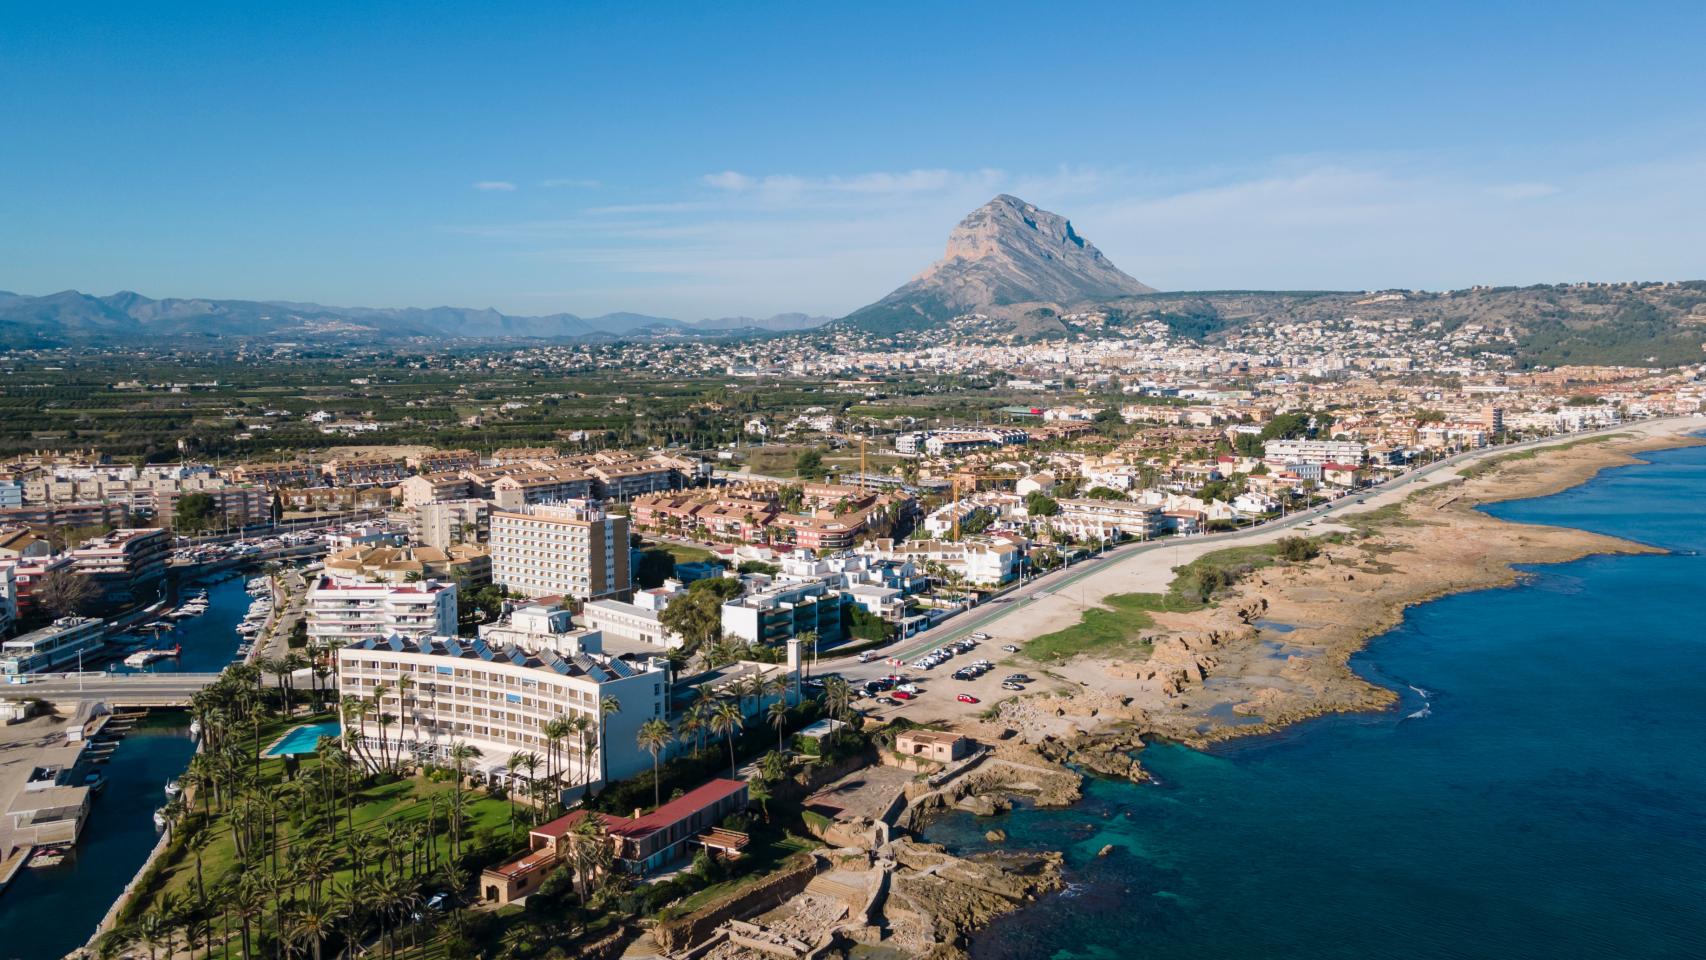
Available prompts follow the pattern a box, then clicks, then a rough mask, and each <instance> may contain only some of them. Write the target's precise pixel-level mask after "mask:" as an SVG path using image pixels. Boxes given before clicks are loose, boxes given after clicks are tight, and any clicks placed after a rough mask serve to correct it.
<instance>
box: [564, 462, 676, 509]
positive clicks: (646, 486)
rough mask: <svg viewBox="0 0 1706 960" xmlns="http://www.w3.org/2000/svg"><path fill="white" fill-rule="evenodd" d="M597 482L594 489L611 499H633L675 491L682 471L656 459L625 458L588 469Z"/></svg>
mask: <svg viewBox="0 0 1706 960" xmlns="http://www.w3.org/2000/svg"><path fill="white" fill-rule="evenodd" d="M586 472H587V473H588V474H590V475H591V476H592V477H593V478H594V479H595V480H596V481H597V485H596V487H595V489H594V493H596V494H597V495H598V496H600V497H604V498H606V499H609V500H631V499H633V498H634V497H637V496H639V495H641V494H645V493H657V492H659V491H663V490H674V489H676V488H678V487H680V486H681V485H682V481H681V474H680V473H679V472H677V470H675V469H674V468H673V467H672V466H670V465H669V464H665V463H661V462H659V461H657V460H625V461H621V462H617V463H607V464H598V465H595V466H589V467H587V468H586Z"/></svg>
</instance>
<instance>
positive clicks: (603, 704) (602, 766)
mask: <svg viewBox="0 0 1706 960" xmlns="http://www.w3.org/2000/svg"><path fill="white" fill-rule="evenodd" d="M621 712H622V701H621V700H618V699H617V698H615V697H600V698H599V700H598V779H599V780H601V781H603V782H604V783H609V782H610V760H609V757H608V756H607V754H606V752H605V747H606V745H607V743H608V741H606V740H605V738H604V728H605V727H607V726H609V724H610V719H609V718H611V717H614V716H615V715H617V714H618V713H621Z"/></svg>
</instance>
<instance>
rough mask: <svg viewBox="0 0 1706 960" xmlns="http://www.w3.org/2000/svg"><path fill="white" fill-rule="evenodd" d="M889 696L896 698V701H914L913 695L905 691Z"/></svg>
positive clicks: (897, 691) (898, 691)
mask: <svg viewBox="0 0 1706 960" xmlns="http://www.w3.org/2000/svg"><path fill="white" fill-rule="evenodd" d="M889 696H891V697H893V698H895V699H896V700H911V699H912V694H910V693H907V692H906V691H905V690H896V691H895V692H893V693H891V694H889Z"/></svg>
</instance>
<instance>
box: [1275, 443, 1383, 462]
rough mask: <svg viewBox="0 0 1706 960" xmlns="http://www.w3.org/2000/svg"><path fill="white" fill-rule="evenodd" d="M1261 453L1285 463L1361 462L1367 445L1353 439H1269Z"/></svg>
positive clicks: (1365, 454) (1366, 453)
mask: <svg viewBox="0 0 1706 960" xmlns="http://www.w3.org/2000/svg"><path fill="white" fill-rule="evenodd" d="M1262 454H1263V456H1265V457H1267V458H1268V459H1270V460H1279V461H1283V462H1286V463H1352V464H1355V463H1361V462H1362V461H1363V458H1364V457H1366V456H1367V455H1368V446H1367V445H1366V444H1363V443H1359V442H1357V441H1355V440H1269V441H1268V442H1266V443H1264V444H1263V445H1262Z"/></svg>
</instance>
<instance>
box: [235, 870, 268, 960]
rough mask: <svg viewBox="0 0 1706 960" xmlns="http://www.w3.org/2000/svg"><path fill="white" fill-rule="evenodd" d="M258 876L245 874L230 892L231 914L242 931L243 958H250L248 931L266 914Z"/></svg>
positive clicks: (264, 899) (265, 903) (265, 904)
mask: <svg viewBox="0 0 1706 960" xmlns="http://www.w3.org/2000/svg"><path fill="white" fill-rule="evenodd" d="M257 876H258V874H254V873H245V874H243V875H242V878H241V879H239V880H238V881H237V885H236V887H234V888H233V889H232V890H231V896H230V900H229V903H230V905H231V912H232V913H235V914H236V915H237V922H238V923H239V924H241V926H242V931H243V956H244V957H248V956H251V954H250V951H249V931H250V930H251V929H253V927H254V925H255V924H256V923H258V922H259V921H260V919H261V917H262V916H263V915H265V913H266V909H267V901H266V894H265V893H264V892H263V891H262V890H261V886H260V883H259V881H258V880H257V879H256V877H257Z"/></svg>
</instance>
